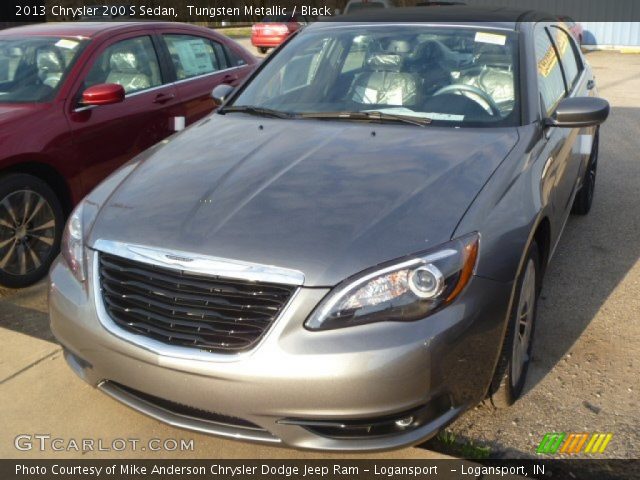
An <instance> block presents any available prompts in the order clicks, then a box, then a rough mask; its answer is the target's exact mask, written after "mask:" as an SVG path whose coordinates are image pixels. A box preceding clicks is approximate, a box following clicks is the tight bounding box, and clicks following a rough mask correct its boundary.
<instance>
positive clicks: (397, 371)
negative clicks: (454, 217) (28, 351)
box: [49, 251, 511, 451]
mask: <svg viewBox="0 0 640 480" xmlns="http://www.w3.org/2000/svg"><path fill="white" fill-rule="evenodd" d="M95 256H96V254H95V252H92V251H90V252H89V257H90V260H91V261H89V262H88V263H89V272H88V278H89V279H92V278H94V271H93V270H94V261H93V260H94V257H95ZM96 290H97V288H96V286H95V285H94V283H93V282H91V281H88V282H87V284H86V285H82V284H80V283H79V282H78V281H77V280H76V279H75V277H74V276H73V275H72V273H71V272H70V270H69V269H68V267H67V265H66V263H65V262H64V261H63V260H62V259H61V258H59V259H58V260H57V261H56V262H55V264H54V266H53V267H52V269H51V273H50V286H49V306H50V317H51V329H52V331H53V333H54V335H55V336H56V338H57V339H58V340H59V341H60V343H61V344H62V345H63V346H64V347H65V350H66V357H67V360H68V362H69V364H70V366H71V367H72V368H73V369H74V371H75V372H76V373H77V374H78V375H80V376H81V377H82V378H83V379H84V380H85V381H86V382H88V383H89V384H91V385H93V386H96V387H98V388H100V389H101V390H103V391H104V392H105V393H107V394H109V395H111V396H112V397H114V398H116V399H118V400H119V401H122V402H124V403H125V404H127V405H129V406H130V407H132V408H134V409H136V410H138V411H141V412H142V413H145V414H147V415H151V416H153V417H155V418H157V419H159V420H161V421H164V422H167V423H170V424H172V425H176V426H179V427H182V428H187V429H191V430H197V431H201V432H206V433H211V434H215V435H221V436H225V437H229V438H236V439H243V440H250V441H258V442H265V443H272V444H285V445H288V446H293V447H297V448H309V449H320V450H351V451H369V450H385V449H392V448H400V447H404V446H408V445H412V444H416V443H419V442H422V441H424V440H426V439H428V438H430V437H431V436H433V435H435V434H436V433H437V431H438V430H440V429H441V428H443V427H444V426H445V425H446V424H447V423H449V422H450V421H452V420H453V419H454V418H455V417H456V416H457V415H458V414H459V413H460V412H462V411H463V410H464V409H465V408H468V407H469V406H471V405H473V404H475V403H476V402H478V401H479V400H480V399H481V398H482V397H483V396H484V394H485V392H486V388H487V385H488V383H489V381H490V379H491V374H492V371H493V367H494V365H495V361H496V359H497V355H498V353H499V349H500V346H501V334H502V329H503V326H504V319H505V318H506V311H507V305H508V300H509V295H510V291H511V285H510V284H503V283H499V282H494V281H491V280H487V279H483V278H478V277H476V278H474V279H473V280H472V281H471V282H470V284H469V285H468V287H467V289H466V290H465V291H464V292H463V293H462V294H461V295H460V297H458V299H457V300H456V302H454V303H453V304H452V305H450V306H448V307H447V308H445V309H443V310H441V311H439V312H437V313H436V314H434V315H432V316H430V317H428V318H426V319H424V320H421V321H417V322H410V323H394V322H381V323H377V324H371V325H363V326H358V327H351V328H346V329H340V330H330V331H320V332H311V331H308V330H306V329H305V328H304V327H303V323H304V320H305V319H306V318H307V316H308V315H309V313H310V312H311V311H312V310H313V308H314V307H315V305H317V303H318V302H319V301H320V300H321V299H322V298H323V296H324V295H326V294H327V292H328V290H327V289H320V288H301V289H300V290H299V291H298V293H297V294H296V295H295V297H294V298H293V300H292V301H291V302H290V304H289V306H288V307H287V309H286V310H285V311H284V312H283V313H282V315H281V316H280V318H279V319H278V320H277V321H276V322H275V324H274V325H273V326H272V327H271V330H270V331H269V332H268V333H267V334H266V336H265V337H264V339H263V340H262V342H261V343H260V344H259V345H258V346H257V347H256V348H255V349H254V350H252V351H250V352H247V353H244V354H238V355H225V354H213V353H212V354H210V357H207V355H208V354H205V355H202V353H203V352H198V355H197V356H194V357H193V358H185V357H184V356H182V357H177V356H169V355H167V354H165V353H164V352H158V351H152V350H150V349H147V348H144V347H143V346H141V345H140V344H136V343H135V342H130V341H127V340H125V339H123V338H120V337H119V336H117V335H114V333H112V332H111V331H110V330H108V329H107V328H105V326H104V324H103V322H102V321H101V320H100V315H104V309H102V308H101V307H102V305H101V301H102V300H101V297H100V295H99V292H97V291H96ZM170 351H171V350H170V349H167V352H170ZM416 412H423V413H416ZM424 412H426V413H424ZM407 415H414V416H419V415H423V417H422V419H421V420H420V422H416V423H415V424H414V425H412V426H411V427H409V428H406V429H401V428H398V429H396V430H394V431H388V429H387V430H384V429H383V430H384V431H383V430H379V429H378V430H376V428H373V429H371V428H367V425H375V424H376V422H377V424H380V423H381V422H382V423H384V422H386V425H389V422H390V421H391V425H393V424H394V423H395V419H396V418H397V419H402V418H406V417H407ZM416 418H417V417H416ZM318 425H320V426H321V425H328V426H329V427H328V428H320V427H318ZM343 425H344V426H346V427H348V428H347V429H346V430H344V431H345V432H347V431H348V434H345V435H343V434H340V433H338V434H336V431H337V432H341V431H342V430H341V429H342V426H343ZM351 425H357V426H359V428H355V429H351V427H350V426H351ZM363 425H364V426H365V428H362V426H363ZM375 432H378V433H375Z"/></svg>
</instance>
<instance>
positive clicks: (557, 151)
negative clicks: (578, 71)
mask: <svg viewBox="0 0 640 480" xmlns="http://www.w3.org/2000/svg"><path fill="white" fill-rule="evenodd" d="M534 36H535V38H534V43H535V54H536V68H537V77H538V90H539V94H540V108H541V113H542V116H543V117H551V116H553V113H554V111H555V109H556V106H557V105H558V103H559V102H560V100H562V99H563V98H565V97H566V96H567V89H566V83H565V74H564V71H563V69H562V66H561V64H560V59H559V57H558V52H557V50H556V47H555V45H554V44H553V42H552V39H551V36H550V33H549V31H548V25H547V24H538V25H536V28H535V30H534ZM575 140H576V132H575V131H574V129H565V128H555V127H547V128H546V129H545V132H544V137H543V140H542V141H543V142H544V146H543V148H542V152H541V155H542V156H543V158H545V159H546V160H545V164H544V169H543V177H544V178H543V180H544V183H545V184H547V185H549V184H551V185H552V193H551V208H552V211H553V218H552V219H551V222H552V228H553V231H554V232H555V233H556V234H558V233H559V232H560V231H561V230H562V228H563V226H564V223H565V221H566V219H567V217H568V215H569V213H570V211H571V201H572V199H573V189H574V187H575V180H576V175H577V172H576V165H575V158H574V155H573V143H574V142H575Z"/></svg>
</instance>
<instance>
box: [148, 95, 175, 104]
mask: <svg viewBox="0 0 640 480" xmlns="http://www.w3.org/2000/svg"><path fill="white" fill-rule="evenodd" d="M174 98H176V96H175V95H174V94H173V93H159V94H158V95H156V98H154V99H153V103H160V104H162V103H167V102H168V101H170V100H173V99H174Z"/></svg>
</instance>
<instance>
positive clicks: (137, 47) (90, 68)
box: [67, 30, 178, 191]
mask: <svg viewBox="0 0 640 480" xmlns="http://www.w3.org/2000/svg"><path fill="white" fill-rule="evenodd" d="M160 58H161V57H160V56H159V55H158V53H157V41H156V42H154V40H153V34H152V31H151V30H150V31H148V32H136V33H135V34H132V33H129V34H124V35H121V36H116V37H114V38H111V39H109V40H108V41H107V42H105V44H103V45H102V46H101V48H99V49H97V51H96V52H95V53H94V55H93V56H92V58H91V60H89V61H88V62H87V65H86V66H85V68H84V69H83V72H82V74H81V78H80V79H79V83H78V85H77V87H76V88H75V91H76V95H75V96H74V97H73V98H71V99H70V100H69V104H68V106H67V113H68V118H69V123H70V126H71V130H72V134H73V142H74V151H75V153H76V155H77V159H76V161H78V162H79V163H80V164H83V165H84V172H83V187H84V189H85V191H88V190H89V189H91V188H93V187H94V186H95V185H97V184H98V183H99V182H100V181H101V180H102V179H104V178H105V177H106V176H107V175H109V174H110V173H111V172H112V171H113V170H115V169H116V168H117V167H118V166H120V165H121V164H123V163H124V162H126V161H127V160H129V159H130V158H132V157H133V156H135V155H136V154H138V153H140V152H142V151H143V150H146V149H147V148H149V147H151V146H152V145H154V144H156V143H157V142H159V141H160V140H162V139H164V138H166V137H167V136H169V135H170V134H171V133H172V132H173V131H174V126H175V125H174V120H175V119H174V118H173V117H175V116H176V115H177V113H178V112H177V111H176V110H175V109H177V108H178V105H177V104H178V98H177V91H176V87H175V85H173V84H172V83H170V79H167V78H165V77H166V69H165V74H164V75H163V68H162V67H161V63H160V60H159V59H160ZM102 83H117V84H120V85H122V86H123V87H124V89H125V93H126V96H125V99H124V101H123V102H121V103H116V104H112V105H101V106H90V107H83V106H82V104H81V102H80V99H81V97H82V92H83V91H84V90H85V89H86V88H87V87H90V86H92V85H97V84H102Z"/></svg>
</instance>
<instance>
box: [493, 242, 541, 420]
mask: <svg viewBox="0 0 640 480" xmlns="http://www.w3.org/2000/svg"><path fill="white" fill-rule="evenodd" d="M539 286H540V256H539V254H538V246H537V244H536V242H535V241H534V242H532V244H531V245H530V246H529V249H528V250H527V256H526V260H525V263H524V266H523V268H522V272H520V274H519V276H518V279H517V284H516V292H515V293H516V295H515V297H514V302H513V305H512V306H511V313H510V315H509V325H508V327H507V333H506V336H505V340H504V343H503V345H502V352H501V354H500V360H499V361H498V366H497V367H496V371H495V373H494V377H493V380H492V382H491V387H490V391H489V396H490V398H491V402H492V403H493V405H494V406H496V407H499V408H501V407H507V406H510V405H512V404H513V403H514V402H515V401H516V400H517V399H518V398H519V397H520V395H522V391H523V390H524V385H525V382H526V377H527V371H528V369H529V363H530V362H531V350H532V347H533V332H534V330H535V321H536V315H537V310H538V309H537V303H538V293H539V290H540V288H539Z"/></svg>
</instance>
